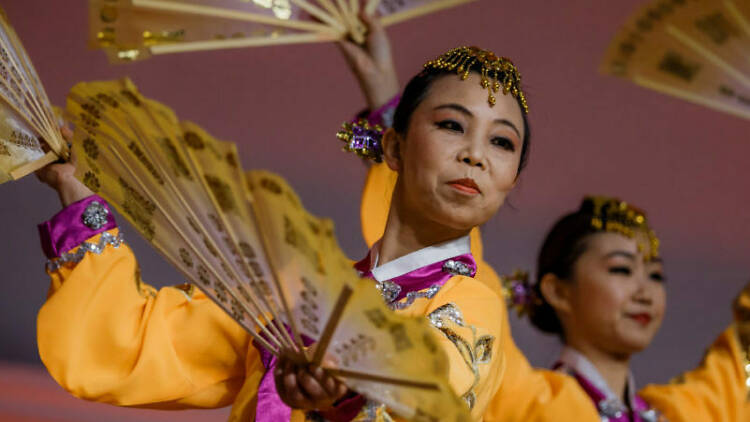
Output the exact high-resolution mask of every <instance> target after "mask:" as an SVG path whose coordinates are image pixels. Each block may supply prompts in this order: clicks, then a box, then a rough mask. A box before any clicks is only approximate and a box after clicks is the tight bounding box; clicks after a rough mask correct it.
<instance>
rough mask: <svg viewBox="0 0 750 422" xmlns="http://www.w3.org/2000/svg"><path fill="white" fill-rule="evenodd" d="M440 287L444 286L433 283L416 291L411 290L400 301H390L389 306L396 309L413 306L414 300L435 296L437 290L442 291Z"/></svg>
mask: <svg viewBox="0 0 750 422" xmlns="http://www.w3.org/2000/svg"><path fill="white" fill-rule="evenodd" d="M440 287H442V286H440V285H439V284H433V285H432V286H430V287H428V288H426V289H423V290H419V291H416V292H409V293H407V294H406V296H405V297H404V298H403V299H401V300H400V301H398V302H390V303H388V307H389V308H391V309H393V310H396V311H400V310H402V309H406V308H408V307H409V306H411V305H412V304H413V303H414V301H415V300H417V299H422V298H427V299H432V298H433V297H435V295H436V294H437V292H439V291H440Z"/></svg>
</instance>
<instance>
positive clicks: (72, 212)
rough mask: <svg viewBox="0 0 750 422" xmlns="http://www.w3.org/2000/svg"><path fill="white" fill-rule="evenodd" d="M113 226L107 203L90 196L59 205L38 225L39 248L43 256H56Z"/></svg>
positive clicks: (112, 217) (113, 219) (113, 221)
mask: <svg viewBox="0 0 750 422" xmlns="http://www.w3.org/2000/svg"><path fill="white" fill-rule="evenodd" d="M116 227H117V223H116V222H115V216H114V215H112V212H111V211H110V208H109V205H108V204H107V202H106V201H105V200H104V199H102V197H100V196H99V195H92V196H89V197H87V198H84V199H81V200H80V201H77V202H74V203H72V204H70V205H68V206H67V207H65V208H63V209H62V210H61V211H60V212H58V213H57V214H55V216H54V217H52V218H51V219H49V220H47V221H45V222H44V223H42V224H40V225H39V226H38V228H39V239H40V241H41V244H42V250H43V251H44V254H45V255H46V256H47V258H49V259H52V258H57V257H59V256H60V255H62V254H63V253H64V252H67V251H69V250H71V249H73V248H75V247H77V246H78V245H80V244H81V243H83V242H84V241H85V240H86V239H89V238H91V237H93V236H96V235H97V234H99V233H102V232H105V231H107V230H112V229H114V228H116Z"/></svg>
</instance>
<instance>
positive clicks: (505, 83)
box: [424, 47, 529, 114]
mask: <svg viewBox="0 0 750 422" xmlns="http://www.w3.org/2000/svg"><path fill="white" fill-rule="evenodd" d="M476 66H479V67H480V68H479V72H480V75H481V77H482V80H481V85H482V88H484V89H486V90H487V91H488V92H489V103H490V106H494V105H495V104H496V103H497V98H495V94H496V93H497V92H499V91H500V88H502V89H503V94H504V95H507V94H509V93H510V94H511V95H512V96H513V97H515V98H516V99H517V100H518V102H519V103H520V105H521V108H522V109H523V112H524V113H525V114H529V106H528V105H527V104H526V96H525V95H524V93H523V91H521V74H520V73H519V72H518V69H516V66H515V65H514V64H513V62H512V61H510V59H508V58H506V57H498V56H497V55H496V54H495V53H493V52H491V51H488V50H483V49H481V48H479V47H458V48H454V49H453V50H450V51H448V52H447V53H445V54H443V55H442V56H440V57H438V58H437V59H435V60H430V61H429V62H427V63H425V65H424V67H425V69H437V70H449V71H454V70H455V71H456V73H458V74H459V75H460V76H461V80H466V79H468V78H469V73H470V72H471V69H472V68H476Z"/></svg>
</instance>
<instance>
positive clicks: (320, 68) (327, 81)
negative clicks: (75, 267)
mask: <svg viewBox="0 0 750 422" xmlns="http://www.w3.org/2000/svg"><path fill="white" fill-rule="evenodd" d="M642 3H643V2H641V1H617V2H612V1H606V2H605V1H595V0H568V1H564V2H562V1H557V2H550V1H547V0H525V1H501V0H484V1H480V2H477V3H474V4H471V5H468V6H465V7H462V8H460V9H454V10H452V11H449V12H444V13H440V14H437V15H433V16H429V17H426V18H423V19H421V20H419V21H415V22H413V23H409V24H405V25H400V26H397V27H394V28H393V29H392V30H391V32H390V34H391V39H392V42H393V45H394V51H395V55H396V61H397V65H398V71H399V75H400V76H401V78H402V83H405V81H406V79H407V78H408V77H409V76H410V75H412V74H413V73H415V72H416V71H417V70H418V69H419V67H420V66H421V64H422V63H423V62H424V61H426V60H428V59H430V58H432V57H433V56H436V55H437V54H439V53H441V52H443V51H444V50H447V49H448V48H450V47H454V46H457V45H461V44H478V45H482V46H486V47H488V48H491V49H494V50H495V51H496V52H497V53H498V54H501V55H506V56H509V57H512V58H513V59H514V61H515V62H516V64H517V65H518V66H519V68H520V70H521V71H522V73H523V76H524V82H525V85H526V91H527V93H528V97H529V104H530V107H531V115H530V118H531V125H532V133H533V148H532V153H531V161H530V165H529V167H528V168H527V170H526V171H525V173H524V174H523V177H522V181H521V183H520V185H519V187H518V188H517V189H516V191H515V192H514V193H513V194H512V196H511V201H510V202H511V203H512V207H511V206H506V207H505V208H504V209H503V210H502V212H501V213H500V215H499V216H497V217H496V218H495V219H494V220H492V221H491V222H490V223H488V224H487V226H486V227H485V229H484V233H485V239H486V240H485V242H486V245H487V246H486V249H487V252H486V255H487V258H488V260H489V261H490V262H491V263H492V264H493V265H494V266H495V268H496V269H497V270H498V272H510V271H511V270H512V269H513V268H515V267H523V268H531V267H532V266H533V263H534V258H535V255H536V252H537V249H538V247H539V245H540V242H541V240H542V238H543V236H544V234H545V232H546V231H547V229H548V228H549V226H550V225H551V224H552V222H553V221H554V220H555V219H556V218H557V216H559V215H561V214H562V213H563V212H566V211H568V210H571V209H573V208H575V207H576V206H577V204H578V201H579V200H580V198H581V196H582V195H584V194H587V193H606V194H615V195H619V196H621V197H622V198H624V199H626V200H628V201H630V202H632V203H635V204H637V205H638V206H640V207H642V208H644V209H646V210H647V211H648V213H649V215H650V218H651V220H652V223H653V225H654V226H655V228H656V229H657V231H658V233H659V235H660V237H661V239H662V243H663V249H662V250H663V256H664V258H665V260H666V269H667V276H668V279H669V280H668V292H669V310H668V314H667V317H666V321H665V323H664V327H663V329H662V331H661V333H660V334H659V335H658V337H657V338H656V340H655V341H654V343H653V345H652V347H651V348H650V349H649V350H648V351H646V352H644V353H642V354H641V355H639V356H638V357H637V358H636V360H635V371H636V375H637V377H638V379H639V381H640V383H641V384H643V383H645V382H652V381H654V382H665V381H667V380H668V379H669V378H670V377H672V376H674V375H676V374H677V373H678V372H679V371H680V370H684V369H687V368H690V367H692V366H693V365H695V364H696V363H697V362H698V360H699V359H700V357H701V354H702V352H703V350H704V349H705V348H706V347H707V346H708V344H709V343H710V342H711V340H712V339H713V338H714V337H715V336H716V335H717V334H718V333H719V331H720V330H721V329H722V328H723V327H724V326H725V325H726V324H727V323H728V322H729V320H730V303H731V300H732V298H733V297H734V295H735V294H736V293H737V292H738V291H739V289H740V288H741V287H742V286H743V285H744V283H745V282H747V281H748V280H750V271H749V270H750V263H748V258H750V256H749V254H748V251H749V249H748V246H749V244H748V239H750V213H748V208H750V199H748V182H750V166H749V165H748V154H750V139H749V138H750V136H748V133H750V124H749V123H748V122H747V121H743V120H740V119H737V118H734V117H731V116H728V115H724V114H719V113H716V112H713V111H711V110H708V109H703V108H700V107H697V106H693V105H690V104H687V103H683V102H680V101H677V100H674V99H672V98H668V97H665V96H662V95H659V94H656V93H653V92H651V91H646V90H643V89H640V88H636V87H635V86H633V85H631V84H629V83H627V82H625V81H622V80H618V79H615V78H613V77H608V76H602V75H599V74H598V73H597V72H596V69H597V67H598V64H599V60H600V58H601V56H602V53H603V51H604V50H605V47H606V46H607V44H608V43H609V41H610V39H611V37H612V35H613V34H614V33H615V31H616V29H617V28H618V26H619V25H620V24H621V23H622V22H623V21H624V20H625V18H626V17H627V16H628V14H629V13H630V12H631V11H632V10H634V9H635V8H636V7H637V6H639V5H640V4H642ZM2 6H3V7H4V8H5V9H6V12H7V14H8V16H9V17H10V19H11V21H12V22H13V24H14V26H15V27H16V30H17V31H18V33H19V34H20V36H21V38H22V39H23V41H24V43H25V45H26V48H27V50H28V52H29V54H30V55H31V57H32V59H33V60H34V63H35V64H36V67H37V70H38V71H39V74H40V76H41V78H42V80H43V82H44V84H45V86H46V88H47V90H48V92H49V94H50V97H51V98H52V100H53V101H54V102H55V103H57V104H63V102H64V98H65V95H66V93H67V91H68V90H69V88H70V87H71V86H72V85H73V84H75V83H76V82H78V81H81V80H95V79H111V78H117V77H123V76H130V77H131V78H132V79H133V81H134V82H135V83H136V84H137V85H138V86H139V88H140V90H141V92H143V93H144V94H145V95H146V96H149V97H152V98H155V99H157V100H159V101H161V102H164V103H166V104H168V105H170V106H171V107H173V108H174V109H175V111H176V112H177V113H178V115H179V116H180V117H181V118H184V119H189V120H192V121H195V122H197V123H198V124H200V125H201V126H203V127H204V128H206V129H207V130H208V131H209V132H211V133H213V134H214V135H216V136H217V137H219V138H223V139H226V140H232V141H234V142H236V143H238V144H239V147H240V152H241V154H242V161H243V165H244V167H246V168H251V167H262V168H269V169H271V170H274V171H276V172H279V173H281V174H283V175H284V176H285V177H287V178H288V179H289V180H290V181H291V183H292V185H293V186H295V187H296V189H297V190H298V192H299V193H300V194H301V196H302V198H303V200H304V202H305V204H306V206H307V207H308V209H310V210H312V211H314V212H316V213H317V214H320V215H327V216H330V217H332V218H334V220H335V221H336V223H337V227H338V235H339V238H340V241H341V244H342V245H343V246H344V247H345V249H346V250H347V252H348V253H349V254H350V255H351V256H352V257H360V256H361V255H362V254H363V253H364V250H365V249H364V246H363V242H362V240H361V236H360V232H359V221H358V206H359V205H358V198H359V192H360V189H361V185H362V181H363V176H364V174H365V171H364V167H363V166H362V164H361V163H360V162H358V160H355V159H354V158H353V157H351V156H348V155H345V154H343V153H341V152H340V151H339V145H338V144H337V141H336V140H335V139H334V137H333V134H334V133H335V131H336V130H337V128H338V125H339V123H340V122H341V121H343V120H344V119H347V118H348V117H349V116H351V115H352V113H353V112H354V111H356V110H358V109H360V108H361V107H362V105H363V99H362V97H361V95H360V93H359V91H358V88H357V86H356V84H355V81H354V79H353V77H352V76H351V74H350V73H349V72H348V70H347V68H346V67H345V64H344V61H343V59H342V58H341V57H340V55H339V53H338V51H337V49H336V48H335V46H334V45H331V44H320V45H307V46H288V47H276V48H260V49H244V50H233V51H222V52H207V53H193V54H183V55H174V56H170V57H166V56H165V57H158V58H153V59H151V60H149V61H146V62H141V63H137V64H131V65H119V66H113V65H110V64H108V63H107V61H106V59H105V57H104V54H103V53H101V52H99V51H90V50H87V49H86V41H87V40H86V37H87V21H86V17H87V10H86V9H87V5H86V2H85V1H82V0H79V1H75V2H74V1H65V2H62V1H55V2H51V1H44V0H10V1H8V0H6V1H4V2H3V4H2ZM58 209H59V205H58V202H57V198H56V197H55V195H54V194H53V193H52V192H51V191H50V190H48V189H47V188H46V187H44V186H42V185H40V184H39V183H38V182H37V181H36V180H35V179H34V178H33V177H28V178H26V179H24V180H21V181H19V182H15V183H8V184H4V185H0V221H2V223H1V224H0V239H2V242H0V264H1V267H0V268H2V277H1V279H2V286H3V292H4V294H2V295H0V359H2V360H7V361H11V362H13V361H26V362H31V363H33V362H38V357H37V353H36V345H35V334H34V329H35V327H34V323H35V313H36V311H37V310H38V308H39V306H41V304H42V303H43V301H44V298H45V293H46V289H47V279H46V276H45V274H44V271H43V264H44V257H43V255H42V253H41V251H40V249H39V247H38V241H37V237H36V229H35V227H34V225H35V224H36V223H38V222H40V221H42V220H45V219H47V218H48V217H50V216H51V215H52V214H54V213H55V212H56V211H57V210H58ZM120 221H123V219H122V218H121V219H120ZM126 234H127V235H128V238H127V239H128V242H129V243H130V244H131V245H133V246H134V249H135V250H136V253H137V255H138V257H139V259H140V262H141V265H142V267H143V274H144V278H145V279H146V280H148V281H150V282H152V283H153V284H167V283H178V282H181V277H180V276H179V275H178V274H177V273H176V272H175V271H173V270H172V269H171V268H170V267H169V266H168V265H167V264H165V263H164V262H162V261H161V259H160V258H159V257H158V256H157V255H156V254H155V253H154V252H153V251H152V250H151V249H150V248H149V247H148V246H147V245H146V244H145V243H144V242H143V241H141V240H140V239H139V238H137V237H136V235H135V234H134V232H133V231H132V230H128V229H126ZM513 329H514V336H515V337H516V339H517V341H518V343H519V344H520V345H521V347H522V349H523V350H524V351H525V352H526V353H527V355H528V356H529V357H530V359H531V360H532V362H533V363H535V364H537V365H541V366H546V365H548V364H549V363H550V362H551V360H552V359H553V358H554V357H555V354H556V343H557V342H556V340H555V339H553V338H549V337H544V336H541V335H539V334H537V333H536V332H534V331H533V329H532V328H530V326H528V324H527V323H526V322H524V321H516V320H514V324H513ZM2 371H5V369H0V372H2ZM0 376H1V375H0Z"/></svg>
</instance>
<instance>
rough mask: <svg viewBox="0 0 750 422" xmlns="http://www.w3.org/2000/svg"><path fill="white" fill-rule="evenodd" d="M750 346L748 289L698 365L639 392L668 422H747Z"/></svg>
mask: <svg viewBox="0 0 750 422" xmlns="http://www.w3.org/2000/svg"><path fill="white" fill-rule="evenodd" d="M748 346H750V292H749V291H748V288H747V287H746V288H745V290H744V291H743V292H742V293H741V294H740V295H739V296H738V298H737V300H736V301H735V322H734V324H732V325H731V326H730V327H729V328H727V329H726V330H725V331H724V332H723V333H722V334H721V335H720V336H719V338H718V339H716V341H715V342H714V343H713V345H711V347H710V348H709V349H708V351H707V352H706V355H705V356H704V358H703V361H702V362H701V364H700V365H699V366H698V367H697V368H696V369H694V370H692V371H689V372H686V373H684V374H682V375H681V376H679V377H677V378H676V379H675V380H674V381H673V382H672V383H670V384H667V385H648V386H646V387H645V388H644V389H643V390H641V391H640V393H639V394H640V395H641V397H643V398H644V399H645V400H646V401H647V402H648V403H649V404H651V405H652V406H654V407H655V408H656V409H658V410H659V411H660V412H662V413H663V414H664V416H665V417H666V418H667V419H668V420H669V421H670V422H687V421H690V422H693V421H727V422H731V421H748V420H750V413H748V412H750V409H747V410H746V408H747V403H748V401H747V399H748V375H750V373H749V372H748V371H750V366H748V364H749V363H750V362H748V360H747V351H748Z"/></svg>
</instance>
